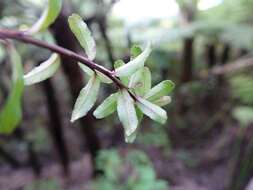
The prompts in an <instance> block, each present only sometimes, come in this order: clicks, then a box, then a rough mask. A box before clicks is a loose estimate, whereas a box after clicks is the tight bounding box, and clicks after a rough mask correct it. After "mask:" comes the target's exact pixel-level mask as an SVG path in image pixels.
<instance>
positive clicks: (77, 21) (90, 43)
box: [68, 14, 96, 60]
mask: <svg viewBox="0 0 253 190" xmlns="http://www.w3.org/2000/svg"><path fill="white" fill-rule="evenodd" d="M68 22H69V27H70V29H71V31H72V32H73V33H74V34H75V36H76V38H77V40H78V41H79V43H80V44H81V46H82V47H83V48H84V50H85V52H86V54H87V56H88V58H89V59H90V60H93V59H94V58H95V56H96V43H95V40H94V39H93V37H92V35H91V32H90V30H89V28H88V26H87V24H86V23H85V22H83V19H82V18H81V17H80V16H79V15H77V14H72V15H71V16H70V17H69V18H68Z"/></svg>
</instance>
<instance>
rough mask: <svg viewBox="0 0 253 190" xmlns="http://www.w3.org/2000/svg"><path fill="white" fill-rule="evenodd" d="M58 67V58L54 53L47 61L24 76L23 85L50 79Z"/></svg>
mask: <svg viewBox="0 0 253 190" xmlns="http://www.w3.org/2000/svg"><path fill="white" fill-rule="evenodd" d="M59 66H60V56H59V55H58V54H56V53H54V54H52V55H51V57H50V58H49V59H48V60H46V61H45V62H43V63H41V64H40V65H39V66H38V67H35V68H34V69H33V70H31V71H30V72H29V73H27V74H26V75H24V83H25V85H32V84H35V83H38V82H41V81H44V80H46V79H48V78H50V77H51V76H53V75H54V74H55V72H56V71H57V69H58V68H59Z"/></svg>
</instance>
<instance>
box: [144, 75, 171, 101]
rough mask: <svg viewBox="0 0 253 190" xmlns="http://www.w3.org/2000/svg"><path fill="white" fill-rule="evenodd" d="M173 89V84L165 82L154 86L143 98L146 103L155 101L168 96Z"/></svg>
mask: <svg viewBox="0 0 253 190" xmlns="http://www.w3.org/2000/svg"><path fill="white" fill-rule="evenodd" d="M174 87H175V84H174V83H173V82H172V81H170V80H165V81H162V82H160V83H159V84H157V85H156V86H154V87H153V88H152V89H151V90H150V91H149V92H148V93H147V94H146V95H145V96H144V98H145V99H147V100H148V101H151V102H153V101H156V100H157V99H159V98H161V97H162V96H166V95H168V94H169V93H170V92H171V91H172V90H173V89H174Z"/></svg>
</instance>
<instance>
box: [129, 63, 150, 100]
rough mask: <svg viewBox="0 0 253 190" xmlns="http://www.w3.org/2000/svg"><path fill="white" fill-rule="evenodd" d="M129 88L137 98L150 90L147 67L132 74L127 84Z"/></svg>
mask: <svg viewBox="0 0 253 190" xmlns="http://www.w3.org/2000/svg"><path fill="white" fill-rule="evenodd" d="M129 87H130V88H133V90H134V92H135V93H136V94H137V95H139V96H144V95H145V94H146V93H147V92H148V91H149V90H150V89H151V73H150V71H149V69H148V68H147V67H144V68H141V69H139V70H138V71H137V72H136V73H134V74H133V75H132V76H131V78H130V82H129Z"/></svg>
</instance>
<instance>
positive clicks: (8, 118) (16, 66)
mask: <svg viewBox="0 0 253 190" xmlns="http://www.w3.org/2000/svg"><path fill="white" fill-rule="evenodd" d="M8 51H9V55H10V60H11V65H12V88H11V92H10V95H9V96H8V98H7V101H6V103H5V105H4V106H3V109H2V111H1V112H0V133H4V134H10V133H11V132H13V130H14V129H15V128H16V127H17V126H18V124H19V123H20V121H21V119H22V107H21V101H22V95H23V89H24V81H23V67H22V63H21V58H20V55H19V54H18V52H17V51H16V50H15V48H14V47H12V46H9V47H8Z"/></svg>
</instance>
